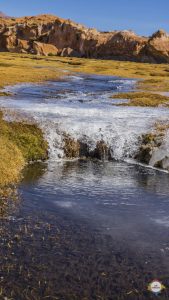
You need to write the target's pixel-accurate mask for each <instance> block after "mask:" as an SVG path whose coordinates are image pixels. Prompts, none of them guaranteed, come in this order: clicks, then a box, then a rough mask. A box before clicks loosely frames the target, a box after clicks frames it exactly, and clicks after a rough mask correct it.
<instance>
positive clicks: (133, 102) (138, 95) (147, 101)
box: [112, 92, 169, 107]
mask: <svg viewBox="0 0 169 300" xmlns="http://www.w3.org/2000/svg"><path fill="white" fill-rule="evenodd" d="M112 98H113V99H127V100H129V101H128V102H127V103H120V104H118V105H119V106H144V107H145V106H149V107H157V106H159V105H163V106H166V105H169V97H167V96H162V95H160V94H153V93H148V92H130V93H119V94H115V95H113V96H112ZM116 105H117V104H116Z"/></svg>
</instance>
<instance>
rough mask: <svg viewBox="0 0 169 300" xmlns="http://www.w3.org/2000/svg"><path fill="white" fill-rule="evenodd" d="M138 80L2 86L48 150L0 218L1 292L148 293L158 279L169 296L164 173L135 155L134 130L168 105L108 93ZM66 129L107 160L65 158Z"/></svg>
mask: <svg viewBox="0 0 169 300" xmlns="http://www.w3.org/2000/svg"><path fill="white" fill-rule="evenodd" d="M135 83H136V81H135V80H134V79H121V78H117V77H111V76H96V75H82V74H73V75H71V76H70V75H65V77H64V78H63V79H62V80H60V81H50V82H46V83H45V84H40V85H38V84H21V85H16V86H14V87H7V88H6V90H7V91H9V92H12V93H13V95H12V96H9V97H7V98H4V99H3V98H2V97H1V100H0V107H2V108H4V109H7V112H8V113H9V112H10V113H9V114H8V113H7V114H6V118H9V120H10V117H11V118H12V112H15V113H18V115H23V116H24V117H26V118H27V117H28V118H32V119H33V120H35V121H36V122H38V124H39V126H40V127H41V128H42V129H43V131H44V134H45V136H46V138H47V140H48V142H49V146H50V149H49V151H50V158H49V161H48V162H45V163H42V162H39V163H35V164H31V165H29V166H27V167H26V168H25V170H24V178H23V180H22V182H21V184H20V185H19V187H18V199H17V201H16V203H15V204H14V205H13V206H14V207H13V208H12V209H11V210H10V212H9V213H8V214H7V215H6V216H5V217H4V218H3V219H1V220H0V233H1V240H0V258H1V261H0V265H1V269H0V299H3V300H7V299H14V300H26V299H31V300H34V299H35V300H39V299H40V300H42V299H51V300H52V299H59V300H74V299H75V300H100V299H103V300H116V299H118V300H122V299H133V300H137V299H141V300H144V299H154V294H153V293H151V292H150V291H148V284H149V283H150V282H151V281H152V280H154V279H158V280H160V281H161V282H162V283H163V284H164V285H165V287H166V289H165V290H163V291H162V294H161V295H160V297H161V298H160V299H168V298H169V235H168V232H169V184H168V182H169V174H168V173H167V172H163V171H160V170H157V169H153V168H150V167H146V166H142V165H140V164H138V163H137V162H135V161H134V159H133V156H134V153H135V152H136V151H137V149H138V147H139V142H138V138H139V136H141V135H142V134H144V133H147V132H149V131H150V130H151V129H152V128H153V126H154V123H155V122H156V121H167V120H168V117H169V109H166V108H162V107H160V108H142V107H127V106H126V107H123V106H117V105H116V104H118V103H119V102H120V101H122V100H119V99H118V100H115V99H113V98H110V96H112V95H113V93H117V92H127V91H131V90H134V89H135ZM123 101H124V100H123ZM64 132H66V133H67V134H69V135H70V136H71V137H72V138H74V139H78V140H80V141H82V142H85V143H87V145H88V146H89V147H90V149H91V150H92V149H94V148H95V146H96V144H97V142H98V141H100V140H104V141H105V142H106V144H107V145H109V147H110V149H111V156H112V159H113V161H107V160H103V161H97V160H87V159H86V160H85V159H79V160H77V159H76V160H75V159H74V160H66V159H65V158H64V152H63V143H64V137H63V133H64ZM1 295H3V297H2V298H1ZM4 295H5V296H4Z"/></svg>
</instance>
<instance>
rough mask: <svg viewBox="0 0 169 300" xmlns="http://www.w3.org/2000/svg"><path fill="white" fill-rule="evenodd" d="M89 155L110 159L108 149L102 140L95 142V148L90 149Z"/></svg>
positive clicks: (100, 158)
mask: <svg viewBox="0 0 169 300" xmlns="http://www.w3.org/2000/svg"><path fill="white" fill-rule="evenodd" d="M90 157H92V158H97V159H99V160H110V159H111V154H110V149H109V147H108V146H107V145H106V144H105V142H104V141H100V142H97V144H96V148H95V149H94V150H93V151H90Z"/></svg>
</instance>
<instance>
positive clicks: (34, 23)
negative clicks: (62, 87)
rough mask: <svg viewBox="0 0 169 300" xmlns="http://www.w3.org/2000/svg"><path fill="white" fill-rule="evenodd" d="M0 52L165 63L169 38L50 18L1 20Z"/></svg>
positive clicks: (164, 35) (165, 34) (168, 50)
mask: <svg viewBox="0 0 169 300" xmlns="http://www.w3.org/2000/svg"><path fill="white" fill-rule="evenodd" d="M0 51H10V52H18V53H32V54H38V55H60V56H71V57H73V56H74V57H87V58H103V59H118V60H130V61H141V62H153V63H154V62H155V63H168V62H169V35H168V34H167V33H166V32H164V31H162V30H159V31H158V32H156V33H155V34H153V35H152V37H150V38H145V37H140V36H137V35H136V34H135V33H134V32H132V31H113V32H99V31H97V30H96V29H90V28H86V27H85V26H83V25H80V24H77V23H74V22H72V21H70V20H64V19H61V18H58V17H56V16H52V15H40V16H36V17H24V18H17V19H15V18H3V17H2V18H0Z"/></svg>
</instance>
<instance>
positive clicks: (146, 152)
mask: <svg viewBox="0 0 169 300" xmlns="http://www.w3.org/2000/svg"><path fill="white" fill-rule="evenodd" d="M162 140H163V135H162V136H161V135H160V134H159V135H158V134H156V133H148V134H144V135H142V137H141V146H140V148H139V150H138V153H137V154H136V155H135V159H137V160H138V161H140V162H142V163H145V164H149V163H150V160H151V158H152V155H153V151H155V149H157V148H158V147H160V146H161V144H162Z"/></svg>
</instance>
